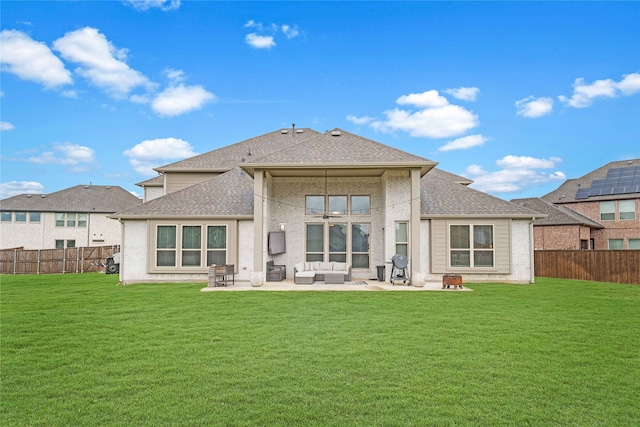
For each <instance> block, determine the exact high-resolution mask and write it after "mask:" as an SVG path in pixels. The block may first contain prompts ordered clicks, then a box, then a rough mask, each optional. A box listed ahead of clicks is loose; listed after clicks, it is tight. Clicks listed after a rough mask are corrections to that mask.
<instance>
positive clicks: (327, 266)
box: [318, 262, 333, 271]
mask: <svg viewBox="0 0 640 427" xmlns="http://www.w3.org/2000/svg"><path fill="white" fill-rule="evenodd" d="M319 264H320V265H319V266H318V270H322V271H333V263H332V262H321V263H319Z"/></svg>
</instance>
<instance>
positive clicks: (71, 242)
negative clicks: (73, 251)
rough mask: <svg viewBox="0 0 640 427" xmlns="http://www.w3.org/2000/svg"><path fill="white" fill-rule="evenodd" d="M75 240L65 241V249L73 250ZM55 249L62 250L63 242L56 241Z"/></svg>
mask: <svg viewBox="0 0 640 427" xmlns="http://www.w3.org/2000/svg"><path fill="white" fill-rule="evenodd" d="M75 247H76V241H75V240H67V248H75ZM56 249H64V240H56Z"/></svg>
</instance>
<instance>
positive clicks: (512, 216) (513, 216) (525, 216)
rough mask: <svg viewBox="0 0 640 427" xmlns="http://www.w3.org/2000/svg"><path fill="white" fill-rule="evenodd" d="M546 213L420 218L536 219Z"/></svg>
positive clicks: (445, 215)
mask: <svg viewBox="0 0 640 427" xmlns="http://www.w3.org/2000/svg"><path fill="white" fill-rule="evenodd" d="M547 216H548V215H545V214H535V215H530V214H473V213H462V214H421V215H420V219H444V218H453V219H469V218H485V219H490V218H493V219H529V220H530V219H537V218H546V217H547Z"/></svg>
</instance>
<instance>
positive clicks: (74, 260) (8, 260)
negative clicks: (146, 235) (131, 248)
mask: <svg viewBox="0 0 640 427" xmlns="http://www.w3.org/2000/svg"><path fill="white" fill-rule="evenodd" d="M117 252H120V245H111V246H87V247H82V248H65V249H28V250H24V249H2V250H0V274H60V273H62V274H64V273H89V272H96V271H99V269H100V268H101V267H102V263H104V262H105V260H106V259H107V257H110V256H111V255H113V254H114V253H117Z"/></svg>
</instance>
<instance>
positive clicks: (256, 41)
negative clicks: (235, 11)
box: [244, 33, 276, 49]
mask: <svg viewBox="0 0 640 427" xmlns="http://www.w3.org/2000/svg"><path fill="white" fill-rule="evenodd" d="M244 40H245V41H246V42H247V44H248V45H249V46H252V47H255V48H256V49H271V48H272V47H273V46H275V45H276V42H275V41H273V36H260V35H258V34H256V33H249V34H247V35H246V36H245V37H244Z"/></svg>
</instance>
